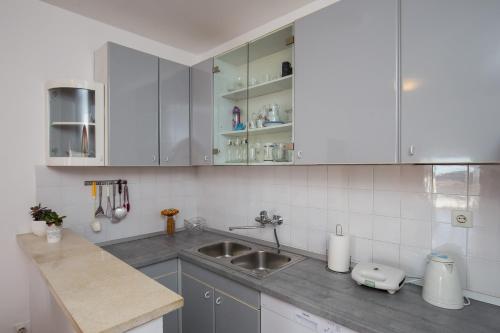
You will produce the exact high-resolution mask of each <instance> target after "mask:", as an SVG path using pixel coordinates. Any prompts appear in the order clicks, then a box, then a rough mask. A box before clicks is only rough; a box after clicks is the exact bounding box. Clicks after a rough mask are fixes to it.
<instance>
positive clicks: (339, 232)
mask: <svg viewBox="0 0 500 333" xmlns="http://www.w3.org/2000/svg"><path fill="white" fill-rule="evenodd" d="M335 235H336V236H339V237H344V236H346V235H345V234H344V231H343V230H342V224H340V223H338V224H337V225H336V226H335ZM327 258H328V250H327ZM351 258H352V257H351V256H349V259H348V260H349V267H348V269H347V271H334V270H332V269H330V267H328V260H327V263H326V267H325V268H326V270H327V271H328V272H332V273H339V274H348V273H351V271H352V267H351Z"/></svg>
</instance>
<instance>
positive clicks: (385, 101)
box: [294, 0, 398, 164]
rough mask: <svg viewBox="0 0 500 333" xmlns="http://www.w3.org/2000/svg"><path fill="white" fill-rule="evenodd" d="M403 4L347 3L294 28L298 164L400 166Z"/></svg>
mask: <svg viewBox="0 0 500 333" xmlns="http://www.w3.org/2000/svg"><path fill="white" fill-rule="evenodd" d="M397 58H398V1H397V0H378V1H373V0H348V1H340V2H338V3H335V4H333V5H331V6H329V7H326V8H324V9H322V10H320V11H318V12H316V13H313V14H311V15H308V16H306V17H304V18H302V19H300V20H298V21H297V22H296V23H295V65H296V66H295V67H296V70H295V74H294V76H295V77H294V79H295V113H294V114H295V119H294V124H295V151H296V159H295V164H339V163H366V164H373V163H396V162H397V161H398V156H397V155H398V146H397V144H398V107H397V64H398V61H397Z"/></svg>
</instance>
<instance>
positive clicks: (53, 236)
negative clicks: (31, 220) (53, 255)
mask: <svg viewBox="0 0 500 333" xmlns="http://www.w3.org/2000/svg"><path fill="white" fill-rule="evenodd" d="M61 238H62V228H60V227H57V226H55V225H51V226H50V227H47V242H48V243H58V242H60V241H61Z"/></svg>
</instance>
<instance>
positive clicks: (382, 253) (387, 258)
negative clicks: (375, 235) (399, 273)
mask: <svg viewBox="0 0 500 333" xmlns="http://www.w3.org/2000/svg"><path fill="white" fill-rule="evenodd" d="M373 261H374V262H378V263H381V264H383V265H390V266H396V267H398V266H399V245H398V244H393V243H386V242H379V241H373Z"/></svg>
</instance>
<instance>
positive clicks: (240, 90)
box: [214, 26, 294, 165]
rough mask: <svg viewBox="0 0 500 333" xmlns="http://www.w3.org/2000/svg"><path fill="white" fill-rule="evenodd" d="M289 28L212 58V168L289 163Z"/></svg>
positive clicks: (291, 133) (290, 86)
mask: <svg viewBox="0 0 500 333" xmlns="http://www.w3.org/2000/svg"><path fill="white" fill-rule="evenodd" d="M293 45H294V43H293V26H287V27H285V28H283V29H280V30H278V31H275V32H273V33H271V34H269V35H266V36H264V37H262V38H259V39H257V40H255V41H252V42H250V43H249V44H245V45H244V46H241V47H239V48H237V49H235V50H232V51H230V52H227V53H225V54H222V55H220V56H218V57H216V58H215V59H214V113H215V115H214V164H216V165H235V164H236V165H238V164H249V165H286V164H292V163H293V68H294V64H293V63H294V62H293Z"/></svg>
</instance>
